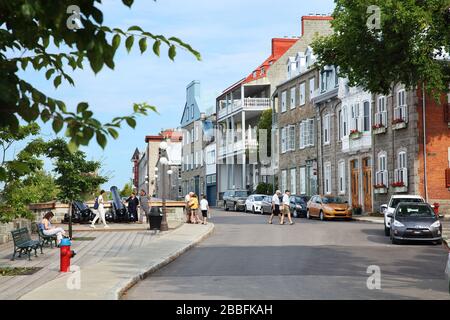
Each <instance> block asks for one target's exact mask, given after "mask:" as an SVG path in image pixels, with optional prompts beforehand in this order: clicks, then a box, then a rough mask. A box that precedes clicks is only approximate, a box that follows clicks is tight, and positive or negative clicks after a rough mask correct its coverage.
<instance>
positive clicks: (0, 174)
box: [0, 167, 6, 181]
mask: <svg viewBox="0 0 450 320" xmlns="http://www.w3.org/2000/svg"><path fill="white" fill-rule="evenodd" d="M5 180H6V169H5V168H3V167H0V181H5Z"/></svg>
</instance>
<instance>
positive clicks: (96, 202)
mask: <svg viewBox="0 0 450 320" xmlns="http://www.w3.org/2000/svg"><path fill="white" fill-rule="evenodd" d="M94 209H95V210H97V209H98V197H97V198H95V203H94Z"/></svg>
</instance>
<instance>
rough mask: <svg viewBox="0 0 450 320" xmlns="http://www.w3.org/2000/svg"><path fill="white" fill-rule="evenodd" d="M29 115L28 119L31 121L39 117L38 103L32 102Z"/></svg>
mask: <svg viewBox="0 0 450 320" xmlns="http://www.w3.org/2000/svg"><path fill="white" fill-rule="evenodd" d="M28 112H29V115H30V119H31V121H34V120H36V119H37V118H38V117H39V113H40V112H39V104H38V103H33V105H32V106H31V108H30V109H29V111H28Z"/></svg>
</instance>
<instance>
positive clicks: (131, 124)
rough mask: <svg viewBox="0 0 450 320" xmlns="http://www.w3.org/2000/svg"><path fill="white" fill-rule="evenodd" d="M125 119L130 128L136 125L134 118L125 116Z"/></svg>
mask: <svg viewBox="0 0 450 320" xmlns="http://www.w3.org/2000/svg"><path fill="white" fill-rule="evenodd" d="M125 121H126V122H127V124H128V125H129V126H130V127H131V128H133V129H134V128H135V127H136V120H135V119H133V118H130V117H127V118H125Z"/></svg>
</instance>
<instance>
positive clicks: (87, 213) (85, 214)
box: [63, 201, 95, 223]
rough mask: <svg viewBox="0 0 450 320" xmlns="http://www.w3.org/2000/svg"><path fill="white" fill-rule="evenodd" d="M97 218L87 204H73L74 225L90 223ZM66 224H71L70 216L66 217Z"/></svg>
mask: <svg viewBox="0 0 450 320" xmlns="http://www.w3.org/2000/svg"><path fill="white" fill-rule="evenodd" d="M94 217H95V213H94V212H92V210H91V209H90V208H89V206H88V205H87V204H86V203H83V202H81V201H73V202H72V222H74V223H89V222H91V221H92V220H93V219H94ZM63 222H64V223H68V222H69V214H68V213H66V214H65V215H64V220H63Z"/></svg>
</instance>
